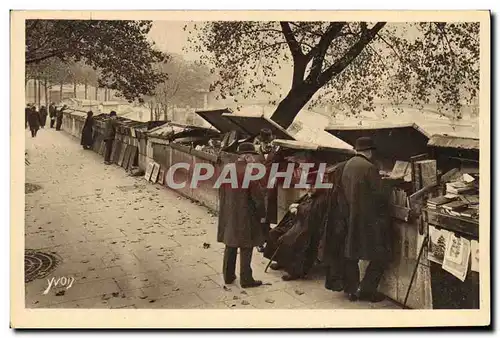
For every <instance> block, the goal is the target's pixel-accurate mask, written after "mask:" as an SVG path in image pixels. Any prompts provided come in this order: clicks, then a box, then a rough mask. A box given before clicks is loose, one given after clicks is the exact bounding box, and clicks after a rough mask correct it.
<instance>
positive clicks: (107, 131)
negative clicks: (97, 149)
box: [104, 111, 116, 165]
mask: <svg viewBox="0 0 500 338" xmlns="http://www.w3.org/2000/svg"><path fill="white" fill-rule="evenodd" d="M115 135H116V112H115V111H112V112H110V113H109V118H108V120H107V121H106V125H105V127H104V144H105V146H106V147H105V150H104V164H108V165H109V164H111V152H112V151H113V142H114V140H115Z"/></svg>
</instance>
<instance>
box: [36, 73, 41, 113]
mask: <svg viewBox="0 0 500 338" xmlns="http://www.w3.org/2000/svg"><path fill="white" fill-rule="evenodd" d="M37 82H38V109H40V106H41V104H42V95H41V94H42V88H40V85H41V83H40V79H38V80H37Z"/></svg>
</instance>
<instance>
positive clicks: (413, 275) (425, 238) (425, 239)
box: [403, 234, 429, 309]
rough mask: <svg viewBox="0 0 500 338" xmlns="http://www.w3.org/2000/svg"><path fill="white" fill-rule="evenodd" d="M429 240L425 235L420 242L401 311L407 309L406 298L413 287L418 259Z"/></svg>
mask: <svg viewBox="0 0 500 338" xmlns="http://www.w3.org/2000/svg"><path fill="white" fill-rule="evenodd" d="M428 240H429V235H428V234H427V235H426V236H425V237H424V241H423V242H422V247H421V248H420V252H419V253H418V258H417V264H415V268H414V269H413V273H412V275H411V279H410V285H408V290H406V296H405V301H404V303H403V309H407V307H406V302H407V301H408V296H409V295H410V290H411V287H412V285H413V280H414V279H415V274H416V273H417V269H418V264H419V263H420V258H421V257H422V253H423V252H424V247H425V246H426V245H427V241H428Z"/></svg>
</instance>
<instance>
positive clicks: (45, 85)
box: [43, 78, 49, 107]
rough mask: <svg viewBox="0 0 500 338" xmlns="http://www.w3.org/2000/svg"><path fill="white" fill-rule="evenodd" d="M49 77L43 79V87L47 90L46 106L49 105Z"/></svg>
mask: <svg viewBox="0 0 500 338" xmlns="http://www.w3.org/2000/svg"><path fill="white" fill-rule="evenodd" d="M47 86H48V85H47V78H45V79H44V80H43V88H44V90H45V107H48V106H49V89H48V88H47Z"/></svg>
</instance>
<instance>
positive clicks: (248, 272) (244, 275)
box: [240, 248, 254, 284]
mask: <svg viewBox="0 0 500 338" xmlns="http://www.w3.org/2000/svg"><path fill="white" fill-rule="evenodd" d="M252 251H253V248H240V282H241V283H242V284H250V283H252V282H253V281H254V279H253V271H252Z"/></svg>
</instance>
